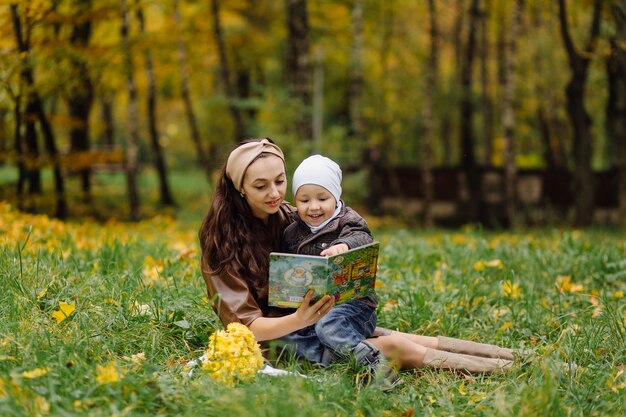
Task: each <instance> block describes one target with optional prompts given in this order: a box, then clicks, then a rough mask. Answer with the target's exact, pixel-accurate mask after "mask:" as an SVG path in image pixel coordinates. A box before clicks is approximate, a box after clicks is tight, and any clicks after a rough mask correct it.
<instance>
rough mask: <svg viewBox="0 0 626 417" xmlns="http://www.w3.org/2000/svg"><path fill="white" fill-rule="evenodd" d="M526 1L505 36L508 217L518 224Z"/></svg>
mask: <svg viewBox="0 0 626 417" xmlns="http://www.w3.org/2000/svg"><path fill="white" fill-rule="evenodd" d="M523 3H524V0H515V3H514V4H513V7H512V8H511V19H510V22H511V23H510V25H509V30H508V33H507V34H506V35H508V36H506V41H505V44H506V48H505V55H504V65H505V70H504V73H503V76H504V79H503V85H502V90H503V97H502V98H503V100H502V132H503V134H504V190H505V193H504V194H505V205H506V217H507V219H508V221H509V224H510V225H514V224H515V214H516V212H517V192H516V184H517V166H516V165H515V108H516V106H515V85H516V70H517V65H516V64H517V56H516V55H517V36H518V32H519V29H520V26H521V20H522V8H523V6H524V5H523Z"/></svg>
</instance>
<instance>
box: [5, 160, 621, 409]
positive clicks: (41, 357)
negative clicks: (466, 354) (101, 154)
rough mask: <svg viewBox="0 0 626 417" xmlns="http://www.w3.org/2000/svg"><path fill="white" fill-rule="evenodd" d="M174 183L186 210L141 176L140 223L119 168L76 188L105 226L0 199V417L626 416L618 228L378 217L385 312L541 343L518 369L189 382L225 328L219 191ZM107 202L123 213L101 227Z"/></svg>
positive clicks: (458, 332) (390, 317) (331, 372)
mask: <svg viewBox="0 0 626 417" xmlns="http://www.w3.org/2000/svg"><path fill="white" fill-rule="evenodd" d="M5 174H6V171H5ZM5 174H3V173H2V170H0V183H1V184H0V185H3V184H4V185H3V187H4V188H3V187H0V189H2V188H3V190H4V191H3V192H4V193H5V194H4V196H3V197H4V199H6V200H9V201H11V198H10V197H11V196H10V190H9V188H10V187H7V186H6V184H8V183H10V181H12V180H11V179H10V178H9V179H7V178H8V177H7V176H6V175H5ZM171 180H172V188H173V189H174V192H175V195H176V197H177V200H178V207H177V208H176V209H175V210H172V211H171V213H170V214H171V215H169V214H167V212H166V214H165V215H157V213H159V212H161V211H160V210H159V209H158V196H157V194H156V193H155V192H154V191H153V190H154V185H155V184H156V182H155V180H154V178H153V177H150V176H146V177H142V179H141V181H142V182H141V189H142V211H143V213H144V217H145V218H146V220H145V221H142V222H139V223H135V224H128V223H124V222H122V221H120V220H121V219H124V217H125V215H126V213H125V209H124V203H123V202H124V199H125V197H124V193H125V183H124V180H123V177H121V176H118V175H117V174H109V173H102V174H99V176H97V177H96V179H95V182H94V200H95V201H94V202H92V203H91V204H84V203H82V202H81V201H80V199H79V198H76V197H72V198H71V199H70V200H71V201H70V204H71V208H72V210H73V212H74V213H75V214H77V215H83V214H84V215H87V216H89V218H92V219H93V220H85V218H84V217H80V220H78V219H79V217H76V218H75V219H70V221H68V222H66V223H61V222H58V221H56V220H53V219H50V218H49V217H48V216H46V215H45V213H46V211H45V209H42V210H40V211H41V213H42V214H39V215H27V214H22V213H19V212H18V211H16V210H15V209H14V208H12V207H11V206H9V205H8V204H6V203H1V202H0V415H1V416H22V415H28V416H47V415H85V416H143V415H146V416H147V415H150V416H157V415H163V416H174V415H176V416H198V415H206V416H240V415H243V416H247V415H262V416H290V417H291V416H315V417H320V416H335V415H346V416H355V415H356V416H379V415H383V416H397V415H400V416H413V415H415V416H419V415H427V416H430V415H433V416H452V415H455V416H462V415H467V416H476V415H484V416H519V415H523V416H564V415H571V416H585V417H589V416H623V415H624V410H626V395H625V394H626V372H624V371H625V370H626V298H625V297H624V292H625V291H626V242H625V240H624V238H623V235H621V234H619V232H617V231H610V230H595V229H594V230H588V231H576V230H561V229H546V230H532V231H524V232H515V233H496V232H488V231H484V230H480V229H472V228H467V229H464V230H454V231H451V230H437V231H430V232H426V231H415V230H406V229H403V228H402V227H400V226H397V225H395V226H394V225H392V224H391V223H388V222H385V221H383V220H381V219H376V218H371V219H368V220H369V221H370V225H371V226H372V228H373V230H374V233H375V237H376V239H377V240H379V241H380V242H381V243H382V254H381V259H380V267H379V281H380V287H379V288H378V293H379V297H380V299H381V304H380V309H379V324H380V325H382V326H386V327H390V328H394V329H399V330H403V331H408V332H415V333H421V334H427V335H440V334H441V335H448V336H454V337H462V338H467V339H471V340H476V341H482V342H491V343H496V344H500V345H503V346H507V347H513V348H529V349H531V350H533V351H534V352H535V358H534V360H532V361H531V362H529V363H526V364H523V365H521V364H520V365H518V366H516V367H515V368H514V369H513V370H512V371H510V372H508V373H506V374H503V375H494V376H469V375H464V374H461V373H452V372H446V371H431V370H417V371H406V372H403V378H404V381H405V382H404V384H403V385H401V386H399V387H398V388H397V389H396V390H394V391H392V392H391V393H382V392H381V391H379V390H377V389H375V388H362V387H359V386H358V385H357V384H355V379H356V378H357V376H358V372H357V371H358V370H357V369H355V368H354V366H353V365H351V364H336V365H332V366H330V367H329V368H326V369H319V368H316V367H312V366H310V365H308V364H306V363H298V362H295V361H290V360H285V361H283V362H282V363H280V365H279V366H280V367H281V368H284V369H288V370H293V371H298V372H300V373H302V374H304V375H305V376H306V378H303V377H298V376H291V375H288V376H278V377H271V376H267V375H258V376H257V377H255V378H254V379H253V380H252V381H244V382H240V383H238V384H237V385H235V386H234V387H229V386H225V385H223V384H220V383H218V382H216V381H215V380H214V379H213V378H212V377H211V376H210V375H208V374H207V373H206V372H204V371H202V370H201V369H195V370H194V372H193V375H191V376H189V374H188V368H187V366H186V364H187V362H188V361H189V360H192V359H197V358H198V357H200V356H201V355H202V354H203V353H204V349H206V347H207V341H208V338H209V336H210V335H211V334H212V333H213V332H214V331H215V330H217V329H221V324H220V323H219V321H218V319H217V317H216V316H215V315H214V313H213V311H212V310H211V308H210V306H209V305H208V300H207V298H206V293H205V287H204V282H203V281H202V278H201V275H200V272H199V269H198V245H197V237H196V233H197V227H198V225H199V223H200V221H201V218H202V215H203V213H204V210H205V209H206V207H207V205H208V202H209V195H208V191H209V187H208V185H207V184H208V183H207V182H206V179H205V178H203V177H202V175H201V174H195V175H194V176H192V177H191V178H190V177H189V176H186V175H183V174H180V175H178V174H173V176H172V178H171ZM74 182H75V183H72V182H70V183H69V184H68V190H69V191H68V193H70V195H72V196H75V195H76V193H77V191H76V189H77V180H76V181H74ZM47 184H48V183H47ZM46 187H47V189H50V187H49V186H48V185H47V186H46ZM46 198H50V197H49V196H48V197H46V196H44V197H41V199H44V200H45V199H46ZM31 202H32V201H31ZM34 203H41V201H34ZM38 207H44V208H45V207H47V205H45V204H43V205H38ZM111 213H114V214H115V215H114V216H112V217H113V218H117V219H120V220H111V221H107V222H104V223H103V222H98V221H97V219H98V218H100V217H104V214H109V215H110V214H111ZM574 363H575V364H576V365H577V366H578V367H577V368H576V369H574V368H573V367H572V366H571V365H572V364H574Z"/></svg>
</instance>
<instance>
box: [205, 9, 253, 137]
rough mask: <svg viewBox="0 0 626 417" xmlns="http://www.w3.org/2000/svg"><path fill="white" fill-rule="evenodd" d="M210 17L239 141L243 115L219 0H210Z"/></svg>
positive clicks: (242, 132) (243, 128)
mask: <svg viewBox="0 0 626 417" xmlns="http://www.w3.org/2000/svg"><path fill="white" fill-rule="evenodd" d="M211 18H212V22H213V37H214V39H215V43H216V45H217V51H218V53H219V65H220V77H221V79H222V85H223V88H224V92H225V94H226V97H227V99H228V103H229V104H228V109H229V111H230V114H231V115H232V118H233V124H234V138H233V139H234V142H236V143H237V142H239V141H241V140H242V139H243V138H244V137H245V136H246V128H245V125H244V121H243V115H242V114H241V110H240V109H239V107H238V105H237V99H238V96H237V88H236V87H235V83H234V81H233V75H232V74H231V69H230V65H229V63H228V58H227V57H226V43H225V42H224V35H223V33H222V23H221V20H220V4H219V0H211Z"/></svg>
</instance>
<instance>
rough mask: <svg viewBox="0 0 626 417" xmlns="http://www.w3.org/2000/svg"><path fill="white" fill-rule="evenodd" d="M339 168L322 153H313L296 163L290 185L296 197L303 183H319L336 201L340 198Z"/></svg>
mask: <svg viewBox="0 0 626 417" xmlns="http://www.w3.org/2000/svg"><path fill="white" fill-rule="evenodd" d="M341 178H342V177H341V168H340V167H339V165H337V163H336V162H335V161H333V160H332V159H330V158H326V157H325V156H322V155H313V156H309V157H308V158H306V159H305V160H304V161H302V162H301V163H300V165H298V168H296V170H295V172H294V173H293V181H292V183H291V187H292V190H293V196H294V198H295V197H296V193H297V192H298V188H300V187H301V186H303V185H305V184H313V185H319V186H322V187H324V188H326V189H327V190H328V191H329V192H330V193H331V194H332V195H333V197H335V200H336V201H337V205H339V201H340V200H341Z"/></svg>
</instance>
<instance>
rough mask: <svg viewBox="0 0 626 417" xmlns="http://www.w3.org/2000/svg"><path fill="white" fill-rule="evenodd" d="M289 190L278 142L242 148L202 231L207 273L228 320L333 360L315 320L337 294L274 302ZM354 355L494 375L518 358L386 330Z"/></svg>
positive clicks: (376, 368)
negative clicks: (285, 304) (273, 272)
mask: <svg viewBox="0 0 626 417" xmlns="http://www.w3.org/2000/svg"><path fill="white" fill-rule="evenodd" d="M286 191H287V179H286V173H285V160H284V156H283V153H282V151H281V149H280V148H279V147H278V146H276V145H275V144H274V143H273V142H272V141H271V140H269V139H253V140H250V141H247V142H242V143H241V144H240V145H239V146H238V147H237V148H235V149H234V150H233V151H232V152H231V153H230V155H229V157H228V160H227V162H226V164H225V166H224V169H223V171H222V175H221V178H220V182H219V184H218V185H217V187H216V189H215V193H214V195H213V202H212V205H211V207H210V209H209V211H208V213H207V215H206V216H205V219H204V221H203V224H202V227H201V229H200V233H199V238H200V245H201V248H202V261H201V263H202V274H203V277H204V280H205V282H206V285H207V291H208V294H209V298H210V299H211V300H212V303H213V309H214V310H215V312H216V313H217V315H218V316H219V318H220V320H221V321H222V323H223V324H224V325H227V324H228V323H231V322H240V323H242V324H244V325H246V326H248V328H249V329H250V330H251V331H252V333H253V334H254V336H255V337H256V339H257V341H259V342H262V341H270V340H280V341H281V342H284V343H285V344H286V345H287V347H288V348H289V349H290V350H291V351H293V352H294V353H295V354H296V355H297V356H298V357H301V358H305V359H307V360H309V361H311V362H314V363H320V364H327V363H329V362H330V360H332V359H333V354H332V352H330V351H329V350H328V349H326V348H325V347H324V345H323V344H322V343H321V342H320V341H319V339H318V338H317V336H316V334H315V326H314V324H315V323H316V322H317V321H318V320H320V319H321V318H322V317H324V316H325V315H326V314H327V313H328V312H329V311H330V310H331V309H332V308H333V305H334V300H333V298H332V297H331V296H329V295H324V296H323V297H322V298H320V299H319V300H318V301H317V302H315V303H313V304H310V302H311V300H312V297H313V294H312V292H309V293H308V294H307V295H306V296H305V298H304V302H303V303H302V304H301V306H300V307H299V308H298V309H297V310H293V309H291V310H290V309H282V308H272V307H269V306H268V304H267V296H268V280H269V277H268V275H269V272H268V271H269V253H270V252H272V251H279V250H280V249H281V240H282V235H283V231H284V229H285V228H286V226H287V225H289V224H290V223H291V222H292V221H293V218H292V215H291V213H292V211H293V210H292V208H291V207H289V206H288V205H287V204H286V203H284V201H283V199H284V196H285V193H286ZM355 354H356V355H363V356H366V357H368V358H371V365H372V366H371V370H372V371H373V372H380V371H381V370H383V369H389V368H386V360H389V361H391V362H392V363H393V364H395V365H396V366H399V367H400V368H402V369H411V368H419V367H422V366H430V367H436V368H447V369H465V370H468V371H470V372H485V373H490V372H497V371H502V370H504V369H506V368H508V367H510V366H511V364H512V363H513V359H514V352H513V351H512V350H511V349H504V348H499V347H497V346H493V345H485V344H480V343H473V342H468V341H464V340H458V339H453V338H446V337H441V336H439V337H430V336H418V335H413V334H407V333H402V332H397V331H391V330H387V329H382V328H377V329H376V331H375V332H374V335H373V336H372V337H371V338H369V339H367V341H366V343H365V349H364V351H363V352H355ZM380 354H382V356H381V355H380ZM385 359H386V360H385ZM380 373H383V372H380ZM384 373H385V377H386V378H389V376H390V373H389V372H387V371H385V372H384ZM392 379H393V380H394V381H393V382H395V378H392Z"/></svg>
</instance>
